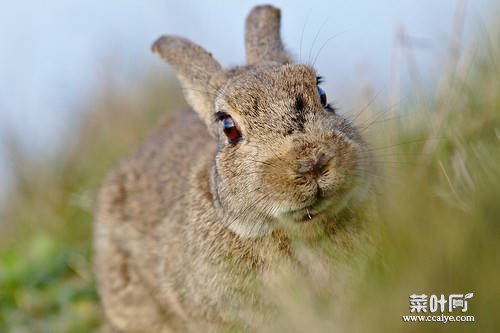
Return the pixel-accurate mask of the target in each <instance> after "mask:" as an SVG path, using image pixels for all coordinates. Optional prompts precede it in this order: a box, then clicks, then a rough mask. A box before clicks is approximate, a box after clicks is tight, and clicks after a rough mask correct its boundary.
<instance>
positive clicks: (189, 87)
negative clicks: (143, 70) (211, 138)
mask: <svg viewBox="0 0 500 333" xmlns="http://www.w3.org/2000/svg"><path fill="white" fill-rule="evenodd" d="M151 50H152V51H153V52H154V53H155V54H157V55H159V56H160V57H161V58H162V59H163V60H165V61H166V62H167V63H169V64H170V65H172V67H173V68H174V70H175V72H176V74H177V77H178V78H179V80H180V81H181V84H182V87H183V90H184V96H185V97H186V100H187V102H188V103H189V104H190V105H191V107H192V108H193V109H194V110H195V111H196V113H197V114H198V116H199V117H200V118H201V119H202V120H204V121H205V123H206V124H207V126H208V127H211V124H212V122H213V114H214V99H215V98H214V97H215V94H216V92H217V89H218V88H219V86H220V84H221V81H222V80H221V79H222V78H223V77H224V75H223V71H222V68H221V66H220V65H219V63H218V62H217V60H215V59H214V58H213V57H212V55H211V54H210V53H209V52H207V51H205V50H204V49H203V48H202V47H201V46H199V45H197V44H195V43H193V42H191V41H189V40H187V39H185V38H182V37H177V36H162V37H160V38H159V39H158V40H157V41H156V42H154V44H153V45H152V47H151Z"/></svg>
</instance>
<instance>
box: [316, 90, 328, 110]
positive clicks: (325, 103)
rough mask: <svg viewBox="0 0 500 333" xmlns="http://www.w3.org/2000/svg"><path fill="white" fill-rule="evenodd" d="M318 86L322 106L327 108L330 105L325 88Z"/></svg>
mask: <svg viewBox="0 0 500 333" xmlns="http://www.w3.org/2000/svg"><path fill="white" fill-rule="evenodd" d="M317 87H318V95H319V101H320V102H321V106H322V107H323V108H326V107H327V106H328V100H327V98H326V93H325V91H324V90H323V88H321V87H320V86H317Z"/></svg>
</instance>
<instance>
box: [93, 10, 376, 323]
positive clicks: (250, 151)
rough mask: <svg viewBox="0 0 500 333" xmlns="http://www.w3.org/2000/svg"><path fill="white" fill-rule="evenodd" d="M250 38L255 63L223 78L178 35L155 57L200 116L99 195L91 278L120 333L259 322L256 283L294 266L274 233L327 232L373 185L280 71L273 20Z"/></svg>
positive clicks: (308, 76)
mask: <svg viewBox="0 0 500 333" xmlns="http://www.w3.org/2000/svg"><path fill="white" fill-rule="evenodd" d="M246 33H247V36H246V47H247V62H248V63H249V65H248V66H245V67H238V68H235V69H232V70H229V71H223V70H222V69H221V68H220V65H219V64H218V63H217V62H216V61H215V60H214V59H213V58H212V56H211V55H210V54H208V53H207V52H206V51H204V50H203V49H201V48H200V47H199V46H197V45H195V44H192V43H191V42H189V41H187V40H184V39H182V38H178V37H162V38H160V39H159V40H158V41H157V42H156V43H155V44H154V46H153V50H154V51H155V52H156V53H158V54H160V56H161V57H162V58H164V59H165V60H166V61H167V62H169V63H170V64H172V65H173V66H174V68H175V69H176V70H177V73H178V76H179V78H180V80H181V82H182V84H183V87H184V89H185V92H186V97H187V100H188V102H189V103H190V104H191V106H192V107H193V109H194V111H195V112H196V113H197V115H196V114H195V113H193V112H191V111H189V112H184V113H181V114H180V115H178V116H177V117H176V118H175V119H173V120H172V121H170V122H168V123H167V124H166V125H165V126H161V127H160V128H159V129H158V130H157V131H156V132H155V133H153V135H151V136H150V137H149V138H148V139H147V140H146V141H145V142H144V143H143V144H142V145H141V146H140V147H139V148H138V150H137V151H136V152H135V153H134V154H133V155H132V156H131V157H129V158H128V159H126V160H125V161H123V162H122V163H121V164H120V165H118V166H117V167H116V168H115V169H114V170H113V171H112V172H111V173H110V174H109V176H108V177H107V179H106V181H105V182H104V184H103V186H102V189H101V192H100V195H99V199H98V209H97V214H96V228H95V252H96V275H97V282H98V287H99V292H100V294H101V297H102V302H103V305H104V309H105V312H106V316H107V318H108V319H109V322H110V324H111V326H112V327H113V328H115V329H118V330H120V331H130V332H134V331H144V332H155V331H158V332H159V331H205V330H211V331H216V330H220V329H221V328H227V327H230V326H231V325H233V324H242V325H243V326H244V327H247V328H251V327H254V326H256V325H258V323H259V322H260V321H261V320H264V317H266V316H265V314H266V312H267V310H265V308H266V306H265V304H264V301H263V300H262V299H261V297H260V296H259V294H257V293H256V290H255V288H254V282H255V281H257V280H258V279H259V278H260V277H261V276H262V275H263V274H266V271H267V269H268V268H269V267H271V266H272V263H273V261H274V260H292V261H294V260H295V259H296V258H294V255H293V249H292V248H291V246H290V242H289V238H288V235H287V233H286V230H285V229H286V228H285V229H283V228H282V226H284V225H291V226H293V227H294V228H302V229H303V230H304V231H305V233H306V234H307V231H306V230H307V229H308V228H313V225H315V226H322V228H323V229H324V231H325V232H327V233H331V234H332V235H333V234H334V231H333V230H334V229H335V228H334V226H335V225H338V224H339V223H342V224H346V221H339V217H338V216H339V213H340V212H341V211H342V210H343V208H344V207H345V206H347V205H351V206H352V203H353V202H356V200H358V201H359V199H360V198H361V196H360V194H361V193H362V192H365V190H366V189H367V187H368V186H369V183H370V182H369V177H368V176H367V175H368V174H369V167H370V164H371V159H370V155H369V153H368V149H367V147H366V145H365V144H364V142H363V140H362V139H361V138H360V136H359V135H358V133H357V132H356V130H355V129H354V128H353V127H352V125H351V124H350V123H349V122H348V121H347V120H345V119H344V118H342V117H340V116H338V115H336V114H335V113H334V112H332V111H333V110H331V109H329V106H328V105H327V104H326V102H325V101H324V98H326V95H325V96H323V95H322V91H321V90H320V89H319V88H317V84H318V80H317V78H316V73H315V72H314V70H313V69H312V68H311V67H309V66H304V65H291V64H286V63H287V62H288V61H289V57H288V56H287V55H286V53H285V52H284V50H283V46H282V44H281V40H280V38H279V10H277V9H274V8H272V7H270V6H260V7H256V8H255V9H254V10H253V11H252V13H251V14H250V15H249V17H248V19H247V32H246ZM263 45H264V46H265V47H264V49H262V47H263ZM332 237H335V236H332ZM339 237H340V236H339ZM267 314H268V313H267Z"/></svg>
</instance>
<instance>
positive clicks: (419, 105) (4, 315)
mask: <svg viewBox="0 0 500 333" xmlns="http://www.w3.org/2000/svg"><path fill="white" fill-rule="evenodd" d="M492 35H493V37H492V38H486V37H484V38H483V39H482V41H481V43H480V44H479V46H478V51H477V52H475V53H474V54H475V56H474V57H472V59H471V61H469V62H467V63H466V65H465V66H463V69H460V70H458V71H457V72H456V73H454V74H453V75H452V74H449V73H448V74H443V75H444V76H443V79H445V80H444V81H443V82H445V83H444V84H443V85H441V89H440V90H439V91H437V92H427V93H424V94H423V96H426V97H425V100H423V101H422V100H419V101H416V103H407V105H405V106H402V107H401V110H399V111H400V114H410V115H411V116H410V117H404V118H401V120H400V121H396V122H394V121H392V122H391V121H387V122H385V121H382V122H380V123H377V124H376V125H373V126H371V127H369V128H368V129H367V130H366V135H367V137H368V138H369V140H370V142H372V146H373V147H374V152H375V153H376V155H377V159H378V160H379V161H380V164H381V165H382V169H383V170H384V172H383V174H381V175H379V176H377V179H379V180H380V183H381V185H380V187H379V189H378V195H377V205H376V208H373V209H372V210H371V211H369V212H368V214H367V215H368V218H367V220H368V221H367V223H366V224H367V234H369V235H370V237H369V240H367V239H366V238H360V239H359V240H353V248H355V250H354V251H350V252H345V253H344V252H342V251H337V248H334V247H329V246H328V244H327V245H325V246H323V247H322V248H321V251H319V252H315V253H309V252H307V251H306V250H304V255H305V256H309V258H310V260H309V264H310V265H309V267H308V271H307V272H304V274H303V275H301V276H297V275H294V274H290V273H289V272H288V273H287V270H286V269H283V270H282V271H281V272H279V274H277V275H276V280H275V281H271V285H272V286H274V287H275V288H274V289H273V291H271V292H270V295H272V296H273V297H272V301H273V302H274V303H275V305H276V308H277V309H278V313H279V315H278V316H277V317H276V318H275V320H274V324H273V325H272V326H271V327H267V328H265V329H264V328H263V330H264V331H265V330H269V331H287V332H304V331H325V332H326V331H328V332H366V331H367V330H368V331H371V332H413V331H429V332H440V331H457V332H458V331H477V332H498V331H500V323H499V320H498V313H499V310H500V308H499V304H498V300H499V297H500V288H499V284H498V282H497V280H498V276H499V272H500V269H499V268H498V267H499V265H498V263H499V262H500V260H499V259H500V258H499V253H500V246H499V235H500V232H499V231H500V230H499V228H500V227H499V218H500V205H499V204H498V202H499V200H500V167H499V165H500V142H499V141H500V94H499V91H500V82H499V80H500V67H499V65H500V64H499V62H498V59H500V49H499V48H500V45H499V44H498V40H499V36H500V35H499V34H498V33H497V32H496V31H495V32H494V33H493V34H492ZM165 91H169V92H170V93H169V94H165V93H164V92H165ZM178 96H180V91H179V89H178V88H177V86H175V85H171V84H169V83H165V82H164V81H159V80H156V79H151V78H150V79H145V80H144V81H143V83H142V84H141V85H140V89H139V90H138V91H135V92H131V91H123V88H120V89H118V88H113V87H111V88H109V89H107V90H106V91H104V92H103V93H102V94H101V95H100V96H98V97H97V98H96V102H93V103H91V104H89V105H86V106H84V108H85V109H86V110H87V112H85V114H86V116H85V117H84V119H83V120H82V123H81V128H80V130H79V131H78V132H77V135H76V137H75V139H74V140H72V141H70V142H69V143H68V149H67V150H66V151H64V152H62V153H61V154H60V155H59V156H57V157H56V158H54V159H53V160H50V161H44V162H40V161H33V160H31V159H30V158H29V156H27V155H26V154H23V153H22V152H19V151H18V150H16V149H15V147H11V148H12V149H11V162H12V164H13V165H15V172H16V180H17V187H16V191H15V193H13V194H12V195H11V196H10V200H9V201H8V203H7V206H6V210H5V213H4V215H3V217H2V219H3V221H2V223H1V224H0V332H88V331H92V330H95V329H97V328H98V327H99V325H100V322H101V320H102V313H101V311H100V309H99V307H98V296H97V294H96V291H95V285H94V279H93V275H92V272H91V266H92V264H91V257H92V253H91V248H90V245H91V225H92V207H93V201H94V198H95V194H96V191H97V188H98V185H99V182H100V180H101V179H102V177H103V175H104V174H105V172H106V170H107V169H108V168H109V167H110V166H111V165H112V164H113V163H114V162H115V161H117V160H118V159H119V158H120V157H122V156H125V155H126V154H127V153H128V152H130V151H131V149H132V148H133V147H134V146H135V145H136V144H137V142H139V141H140V138H141V137H143V136H144V135H145V134H146V133H147V131H148V129H150V128H151V127H152V126H153V124H154V123H155V122H156V121H157V119H158V118H159V115H160V114H161V113H162V112H163V110H165V109H169V108H174V107H177V106H180V105H182V101H181V100H180V99H179V97H178ZM382 112H383V111H382ZM371 120H373V118H371ZM365 121H368V123H370V117H368V120H365ZM381 129H382V130H381ZM381 133H386V134H381ZM387 133H389V134H387ZM332 258H334V259H335V260H332ZM332 262H335V264H332ZM469 292H472V293H474V296H473V298H472V299H471V300H470V301H469V311H468V312H467V315H474V316H475V322H474V323H449V324H446V325H444V324H439V323H403V321H402V319H401V316H402V315H407V314H410V313H409V301H408V297H409V295H411V294H414V293H416V294H422V293H426V294H428V295H430V294H437V295H440V294H444V295H445V296H447V295H448V294H452V293H463V294H465V293H469Z"/></svg>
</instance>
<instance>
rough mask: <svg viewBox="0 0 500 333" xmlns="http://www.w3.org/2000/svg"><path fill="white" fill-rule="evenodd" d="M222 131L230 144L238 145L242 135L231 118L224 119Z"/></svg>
mask: <svg viewBox="0 0 500 333" xmlns="http://www.w3.org/2000/svg"><path fill="white" fill-rule="evenodd" d="M222 130H223V131H224V134H226V137H227V139H228V141H229V143H236V142H238V141H239V140H240V139H241V133H240V131H239V130H238V127H236V124H235V123H234V121H233V118H231V117H230V116H227V117H225V118H224V119H222Z"/></svg>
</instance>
